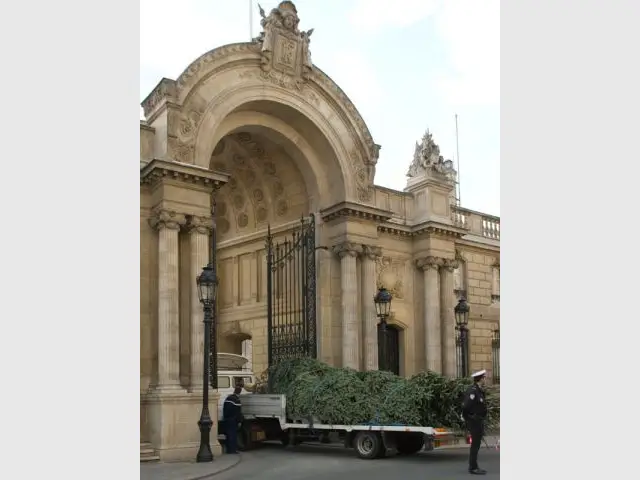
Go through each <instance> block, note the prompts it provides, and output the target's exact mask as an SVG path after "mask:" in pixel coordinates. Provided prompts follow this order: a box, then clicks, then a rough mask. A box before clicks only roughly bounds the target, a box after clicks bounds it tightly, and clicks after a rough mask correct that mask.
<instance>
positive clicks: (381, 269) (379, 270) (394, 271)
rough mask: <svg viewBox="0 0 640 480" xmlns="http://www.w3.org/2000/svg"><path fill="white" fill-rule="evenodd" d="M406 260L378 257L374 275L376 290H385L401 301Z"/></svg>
mask: <svg viewBox="0 0 640 480" xmlns="http://www.w3.org/2000/svg"><path fill="white" fill-rule="evenodd" d="M405 267H406V260H404V259H398V258H392V257H384V256H383V257H380V258H378V260H377V261H376V275H377V280H376V283H377V286H378V288H382V287H384V288H386V289H387V290H388V291H389V292H391V295H393V297H394V298H397V299H400V300H401V299H403V298H404V296H405V292H404V274H405Z"/></svg>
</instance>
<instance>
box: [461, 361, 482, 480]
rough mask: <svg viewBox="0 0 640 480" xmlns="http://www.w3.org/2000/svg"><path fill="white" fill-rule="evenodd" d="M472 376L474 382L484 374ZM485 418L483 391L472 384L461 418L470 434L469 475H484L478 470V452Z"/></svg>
mask: <svg viewBox="0 0 640 480" xmlns="http://www.w3.org/2000/svg"><path fill="white" fill-rule="evenodd" d="M478 373H479V374H478V375H474V380H475V379H477V378H482V377H484V372H478ZM486 416H487V406H486V404H485V401H484V391H483V390H482V388H481V387H480V385H478V384H477V383H475V382H474V384H473V385H472V386H471V387H469V389H468V390H467V392H466V393H465V395H464V403H463V405H462V417H463V418H464V420H465V422H466V424H467V428H468V429H469V433H471V448H470V449H469V473H474V474H478V475H484V474H485V473H486V472H485V471H484V470H482V469H481V468H478V451H479V450H480V443H481V442H482V436H483V435H484V420H485V418H486Z"/></svg>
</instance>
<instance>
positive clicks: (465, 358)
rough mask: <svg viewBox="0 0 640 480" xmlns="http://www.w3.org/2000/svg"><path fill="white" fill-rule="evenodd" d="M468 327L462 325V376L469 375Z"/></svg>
mask: <svg viewBox="0 0 640 480" xmlns="http://www.w3.org/2000/svg"><path fill="white" fill-rule="evenodd" d="M467 338H468V337H467V327H465V326H461V327H460V344H461V345H460V347H461V349H462V351H461V352H460V358H461V363H462V376H463V377H466V376H467V375H469V359H468V356H467V353H468V351H469V349H468V347H467Z"/></svg>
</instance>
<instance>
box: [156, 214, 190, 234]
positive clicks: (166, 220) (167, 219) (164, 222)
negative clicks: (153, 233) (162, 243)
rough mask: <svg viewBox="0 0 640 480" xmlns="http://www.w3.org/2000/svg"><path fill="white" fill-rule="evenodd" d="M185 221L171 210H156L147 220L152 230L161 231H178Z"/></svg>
mask: <svg viewBox="0 0 640 480" xmlns="http://www.w3.org/2000/svg"><path fill="white" fill-rule="evenodd" d="M186 221H187V219H186V218H185V216H184V215H183V214H181V213H177V212H174V211H172V210H156V211H155V212H153V216H152V217H151V218H150V219H149V225H151V227H152V228H156V229H158V230H162V229H164V228H167V229H169V230H180V227H181V226H182V225H184V224H185V223H186Z"/></svg>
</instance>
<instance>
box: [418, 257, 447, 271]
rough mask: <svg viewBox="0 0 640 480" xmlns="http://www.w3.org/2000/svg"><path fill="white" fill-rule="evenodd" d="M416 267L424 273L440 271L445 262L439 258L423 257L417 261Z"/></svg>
mask: <svg viewBox="0 0 640 480" xmlns="http://www.w3.org/2000/svg"><path fill="white" fill-rule="evenodd" d="M415 263H416V267H418V268H419V269H420V270H422V271H426V270H429V269H434V270H436V271H437V270H438V269H439V268H440V267H441V266H442V265H443V264H444V260H443V259H441V258H438V257H423V258H418V259H417V260H416V262H415Z"/></svg>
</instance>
